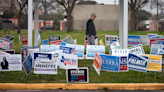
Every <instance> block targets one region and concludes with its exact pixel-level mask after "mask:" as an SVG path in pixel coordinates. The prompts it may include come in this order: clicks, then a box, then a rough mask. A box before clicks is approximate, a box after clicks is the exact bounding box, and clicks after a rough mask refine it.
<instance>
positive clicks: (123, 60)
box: [119, 56, 129, 72]
mask: <svg viewBox="0 0 164 92" xmlns="http://www.w3.org/2000/svg"><path fill="white" fill-rule="evenodd" d="M126 71H129V69H128V57H127V56H121V57H120V70H119V72H126Z"/></svg>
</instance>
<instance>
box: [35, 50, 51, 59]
mask: <svg viewBox="0 0 164 92" xmlns="http://www.w3.org/2000/svg"><path fill="white" fill-rule="evenodd" d="M36 59H37V60H51V59H52V54H50V53H42V52H34V61H35V60H36Z"/></svg>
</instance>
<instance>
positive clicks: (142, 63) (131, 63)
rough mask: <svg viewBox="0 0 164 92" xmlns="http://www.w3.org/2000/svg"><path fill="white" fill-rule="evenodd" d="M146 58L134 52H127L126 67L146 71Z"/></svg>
mask: <svg viewBox="0 0 164 92" xmlns="http://www.w3.org/2000/svg"><path fill="white" fill-rule="evenodd" d="M147 64H148V59H146V58H144V57H143V56H137V55H134V54H129V57H128V67H129V69H130V70H134V71H140V72H147Z"/></svg>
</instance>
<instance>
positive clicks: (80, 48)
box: [75, 45, 84, 60]
mask: <svg viewBox="0 0 164 92" xmlns="http://www.w3.org/2000/svg"><path fill="white" fill-rule="evenodd" d="M75 55H77V56H78V59H81V60H83V58H84V45H76V46H75Z"/></svg>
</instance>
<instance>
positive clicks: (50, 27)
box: [40, 25, 55, 30]
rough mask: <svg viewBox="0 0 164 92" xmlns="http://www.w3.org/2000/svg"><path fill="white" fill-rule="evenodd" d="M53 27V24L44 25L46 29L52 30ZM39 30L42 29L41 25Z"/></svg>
mask: <svg viewBox="0 0 164 92" xmlns="http://www.w3.org/2000/svg"><path fill="white" fill-rule="evenodd" d="M54 29H55V28H54V26H52V25H46V30H54ZM40 30H44V26H41V27H40Z"/></svg>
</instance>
